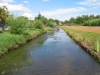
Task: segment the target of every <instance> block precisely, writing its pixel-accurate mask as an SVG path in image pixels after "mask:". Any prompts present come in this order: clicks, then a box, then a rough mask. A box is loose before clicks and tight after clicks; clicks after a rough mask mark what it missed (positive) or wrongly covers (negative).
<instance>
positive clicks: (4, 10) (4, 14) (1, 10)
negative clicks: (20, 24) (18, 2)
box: [0, 6, 9, 30]
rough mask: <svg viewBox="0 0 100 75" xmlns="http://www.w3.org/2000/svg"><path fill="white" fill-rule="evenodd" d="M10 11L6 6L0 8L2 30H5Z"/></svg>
mask: <svg viewBox="0 0 100 75" xmlns="http://www.w3.org/2000/svg"><path fill="white" fill-rule="evenodd" d="M8 14H9V12H8V9H7V7H6V6H1V7H0V21H1V25H2V30H4V26H5V22H6V18H7V17H8Z"/></svg>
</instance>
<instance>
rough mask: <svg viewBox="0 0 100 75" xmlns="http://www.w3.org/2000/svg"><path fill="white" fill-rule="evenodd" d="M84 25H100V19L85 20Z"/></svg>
mask: <svg viewBox="0 0 100 75" xmlns="http://www.w3.org/2000/svg"><path fill="white" fill-rule="evenodd" d="M83 26H100V19H94V20H89V21H85V22H84V23H83Z"/></svg>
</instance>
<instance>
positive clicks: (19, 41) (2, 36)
mask: <svg viewBox="0 0 100 75" xmlns="http://www.w3.org/2000/svg"><path fill="white" fill-rule="evenodd" d="M49 30H52V28H50V27H45V28H44V30H41V29H31V30H26V32H25V33H24V34H20V35H15V34H10V31H5V32H3V33H0V57H2V55H4V54H6V53H8V52H9V51H11V50H13V49H16V48H19V46H21V45H23V44H25V43H26V42H28V41H30V40H32V39H34V38H36V37H38V36H39V35H41V34H43V33H45V32H47V31H49Z"/></svg>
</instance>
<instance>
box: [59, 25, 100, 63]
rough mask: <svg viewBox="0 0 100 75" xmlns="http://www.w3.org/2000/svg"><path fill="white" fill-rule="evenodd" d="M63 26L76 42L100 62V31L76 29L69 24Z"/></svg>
mask: <svg viewBox="0 0 100 75" xmlns="http://www.w3.org/2000/svg"><path fill="white" fill-rule="evenodd" d="M72 27H73V26H72ZM61 28H63V29H64V30H65V31H66V32H67V33H68V35H70V36H71V37H72V38H73V39H74V40H75V42H77V43H78V44H79V45H80V46H81V47H83V48H84V50H86V51H87V52H88V53H90V54H91V55H92V56H93V57H94V58H96V59H97V60H98V62H100V33H95V32H87V31H82V30H76V29H73V28H71V27H69V26H62V27H61ZM91 28H92V27H91ZM79 29H80V28H79Z"/></svg>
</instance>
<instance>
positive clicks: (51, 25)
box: [48, 22, 56, 28]
mask: <svg viewBox="0 0 100 75" xmlns="http://www.w3.org/2000/svg"><path fill="white" fill-rule="evenodd" d="M48 26H50V27H52V28H54V27H55V26H56V24H55V23H53V22H49V23H48Z"/></svg>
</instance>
